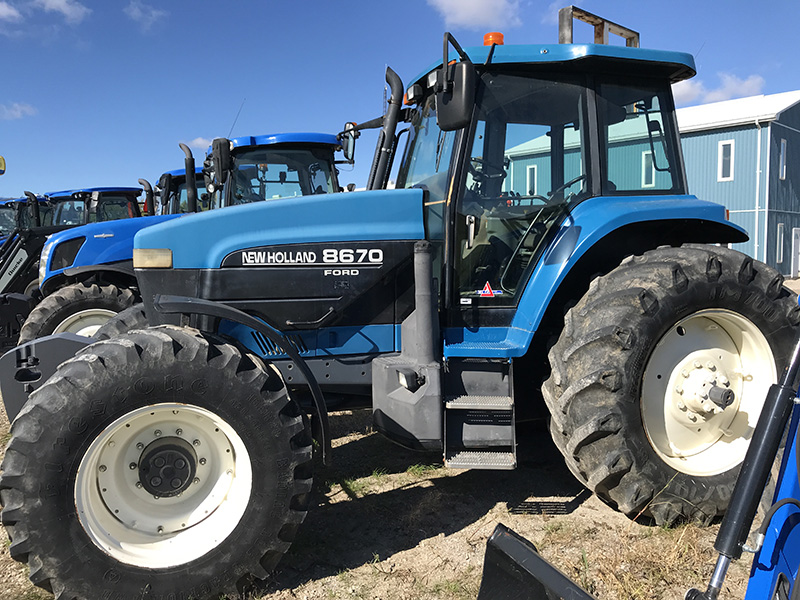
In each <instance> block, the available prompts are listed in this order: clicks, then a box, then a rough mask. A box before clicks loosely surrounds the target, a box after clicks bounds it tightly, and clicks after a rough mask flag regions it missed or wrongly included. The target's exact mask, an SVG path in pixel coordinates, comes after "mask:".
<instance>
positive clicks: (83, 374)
mask: <svg viewBox="0 0 800 600" xmlns="http://www.w3.org/2000/svg"><path fill="white" fill-rule="evenodd" d="M311 464H312V446H311V437H310V434H309V432H308V428H307V427H306V426H305V425H304V421H303V415H302V413H301V411H300V409H299V407H298V405H297V404H296V403H295V402H293V401H292V400H291V399H290V398H289V397H288V394H287V391H286V388H285V386H284V385H283V382H282V380H281V378H280V375H279V374H278V372H277V370H276V369H274V368H272V367H271V366H270V365H265V364H264V363H263V362H261V360H260V359H258V358H257V357H254V356H251V355H249V354H247V353H243V352H241V351H240V350H239V349H238V348H236V347H235V346H233V345H231V344H229V343H227V342H225V341H224V340H222V339H221V338H219V337H216V336H212V335H205V334H202V333H200V332H198V331H197V330H193V329H188V328H178V327H172V326H161V327H155V328H151V329H147V330H140V331H135V332H131V333H130V334H127V335H124V336H121V337H118V338H116V339H113V340H106V341H99V342H96V343H95V344H93V345H91V346H88V347H87V348H86V349H84V350H82V351H80V352H79V353H78V354H77V355H76V356H75V357H74V358H72V359H70V360H68V361H66V362H64V363H63V364H62V365H60V366H59V368H58V371H57V373H56V374H55V376H54V377H52V378H50V380H49V381H48V382H47V383H46V384H44V385H43V386H42V387H41V388H40V389H38V390H37V391H36V392H35V393H34V394H32V395H31V398H30V400H29V401H28V403H27V404H26V405H25V408H24V409H23V410H22V412H21V413H20V414H19V416H18V418H17V419H16V420H15V421H14V424H13V426H12V431H11V441H10V442H9V445H8V450H7V452H6V456H5V459H4V461H3V464H2V469H3V474H2V476H0V500H1V501H2V505H3V510H2V513H0V518H2V522H3V524H4V525H5V526H6V529H7V531H8V533H9V537H10V539H11V545H10V547H9V552H10V554H11V556H12V557H13V558H15V559H16V560H19V561H21V562H25V563H27V564H28V565H29V567H30V578H31V581H32V582H33V583H34V584H36V585H38V586H40V587H43V588H45V589H47V590H51V591H52V592H54V593H55V595H56V597H57V598H59V599H63V600H68V599H69V600H71V599H81V600H96V599H97V598H144V597H147V598H150V597H152V598H195V599H197V600H201V599H210V598H219V597H220V596H221V595H223V594H229V595H231V596H236V597H238V595H237V594H239V593H242V591H243V590H244V589H246V588H247V587H248V586H249V585H250V582H252V581H253V577H256V578H264V577H266V576H267V574H268V572H269V571H270V570H272V569H273V568H274V567H275V566H276V565H277V563H278V561H279V560H280V558H281V556H282V555H283V554H284V553H285V552H286V550H287V549H288V548H289V546H290V544H291V542H292V540H293V538H294V536H295V532H296V530H297V529H298V527H299V525H300V523H301V522H302V521H303V519H304V517H305V515H306V512H307V509H308V503H309V496H310V492H311V483H312V479H311Z"/></svg>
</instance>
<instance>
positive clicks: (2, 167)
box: [0, 156, 6, 175]
mask: <svg viewBox="0 0 800 600" xmlns="http://www.w3.org/2000/svg"><path fill="white" fill-rule="evenodd" d="M5 172H6V159H5V158H3V157H2V156H0V175H2V174H3V173H5Z"/></svg>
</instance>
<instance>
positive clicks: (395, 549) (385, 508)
mask: <svg viewBox="0 0 800 600" xmlns="http://www.w3.org/2000/svg"><path fill="white" fill-rule="evenodd" d="M331 424H332V427H333V428H334V435H335V440H334V446H335V448H334V466H332V467H330V468H327V469H322V468H320V469H318V471H317V473H316V474H315V494H314V500H313V501H312V508H311V510H310V511H309V513H308V517H307V518H306V521H305V523H304V524H303V526H302V527H301V529H300V532H299V534H298V537H297V539H296V541H295V544H294V545H293V547H292V549H291V550H290V552H289V553H288V554H287V555H286V557H285V558H284V560H283V561H282V562H281V564H280V566H279V568H278V570H277V571H276V572H275V573H274V574H273V576H272V578H271V579H270V580H269V581H267V582H265V583H264V586H263V587H262V588H261V589H260V590H258V591H256V592H254V593H253V594H252V595H251V596H250V598H251V599H259V600H290V599H292V600H295V599H299V600H314V599H337V598H347V599H350V598H358V599H366V600H377V599H380V600H406V599H408V600H417V599H427V598H431V599H448V600H449V599H464V600H466V599H474V598H476V597H477V595H478V589H479V586H480V579H481V572H482V568H483V556H484V552H485V549H486V540H487V538H488V537H489V535H490V534H491V533H492V531H493V529H494V527H495V526H496V525H497V524H498V523H503V524H505V525H507V526H508V527H510V528H512V529H513V530H515V531H517V532H518V533H520V534H521V535H523V536H525V537H526V538H527V539H529V540H530V541H532V542H533V543H534V544H536V546H537V547H538V548H539V550H540V551H541V553H542V554H543V555H544V556H545V557H546V558H547V559H549V560H550V561H552V562H553V563H554V564H556V565H557V566H558V567H559V568H560V569H561V570H563V571H564V572H565V573H566V574H568V575H569V576H570V577H572V578H573V579H574V580H576V581H577V582H579V583H580V584H581V585H582V587H583V588H584V589H587V590H588V591H590V592H591V593H593V594H594V595H595V596H597V597H598V598H599V599H601V600H614V599H620V600H621V599H637V600H638V599H650V598H652V599H661V598H664V599H667V598H682V597H683V594H684V592H685V591H686V589H687V588H688V587H690V586H692V585H695V586H702V587H703V589H705V587H704V586H705V584H706V583H707V580H708V577H709V575H710V574H711V571H712V570H713V566H714V562H715V560H716V557H715V555H714V554H713V550H712V543H713V538H714V534H715V532H716V529H717V525H712V526H711V527H709V528H700V527H697V526H694V525H684V526H680V527H677V528H670V529H665V528H659V527H654V526H649V525H646V524H639V523H636V522H633V521H631V520H629V519H627V518H625V517H624V516H622V515H620V514H618V513H616V512H615V511H613V510H611V509H610V508H609V507H607V506H606V505H605V504H603V503H602V502H601V501H600V500H598V499H597V498H596V497H594V496H592V495H591V494H588V493H587V492H586V491H585V490H583V488H582V487H581V486H580V485H578V484H577V482H576V481H575V480H574V478H573V477H572V475H571V474H570V473H569V471H568V470H567V469H566V467H565V466H564V463H563V461H562V459H561V456H560V455H559V454H558V451H557V450H556V449H555V447H554V446H553V445H552V443H551V442H550V439H549V436H548V434H547V431H546V429H545V427H544V426H543V424H541V423H540V424H531V425H530V426H526V427H525V429H524V430H523V431H521V434H520V435H519V438H520V439H521V443H520V448H519V462H520V468H518V469H517V470H516V471H508V472H495V471H459V470H448V469H444V468H442V467H441V457H440V456H439V455H437V454H419V453H414V452H410V451H406V450H404V449H402V448H399V447H397V446H395V445H394V444H392V443H391V442H389V441H388V440H387V439H385V438H383V437H382V436H380V435H379V434H377V433H374V432H372V430H371V426H370V415H369V412H368V411H359V412H356V413H335V414H333V415H332V418H331ZM7 440H8V422H7V420H6V419H5V415H0V442H2V447H3V448H4V447H5V444H6V442H7ZM0 538H1V540H0V599H2V600H12V599H13V600H40V599H45V598H52V596H51V595H50V594H48V593H46V592H44V591H41V590H39V589H38V588H35V587H33V586H32V585H31V584H30V583H29V582H28V580H27V568H26V567H25V566H23V565H20V564H18V563H16V562H15V561H13V560H12V559H11V558H10V557H9V555H8V541H7V538H6V537H5V531H4V530H2V528H0ZM748 570H749V561H741V562H740V563H735V564H734V565H733V567H732V568H731V571H730V572H729V575H728V578H727V580H726V584H727V585H726V589H725V590H724V592H723V595H722V598H723V599H724V598H742V597H743V596H744V589H745V586H746V580H747V572H748Z"/></svg>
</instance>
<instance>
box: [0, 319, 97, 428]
mask: <svg viewBox="0 0 800 600" xmlns="http://www.w3.org/2000/svg"><path fill="white" fill-rule="evenodd" d="M96 341H97V340H94V339H92V338H87V337H83V336H80V335H76V334H74V333H57V334H54V335H48V336H46V337H42V338H38V339H35V340H31V341H30V342H27V343H26V344H22V345H21V346H17V347H16V348H12V349H11V350H9V351H8V352H6V353H5V354H4V355H3V356H2V357H0V394H2V396H3V404H4V405H5V407H6V413H7V414H8V420H9V421H13V420H14V418H15V417H16V416H17V415H18V414H19V411H20V410H22V407H23V406H24V405H25V403H26V402H27V401H28V396H29V395H30V394H31V392H33V391H34V390H36V389H38V388H39V387H41V386H42V384H43V383H44V382H45V381H47V380H48V379H49V378H50V376H51V375H52V374H53V373H55V372H56V368H57V367H58V365H60V364H61V363H62V362H64V361H65V360H67V359H70V358H72V357H73V356H75V353H76V352H77V351H78V350H80V349H81V348H84V347H86V346H88V345H89V344H91V343H93V342H96Z"/></svg>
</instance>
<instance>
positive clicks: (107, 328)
mask: <svg viewBox="0 0 800 600" xmlns="http://www.w3.org/2000/svg"><path fill="white" fill-rule="evenodd" d="M147 325H148V322H147V314H145V312H144V304H142V303H141V302H137V303H136V304H134V305H133V306H131V307H129V308H126V309H125V310H123V311H122V312H119V313H117V314H116V315H114V316H113V317H111V318H110V319H109V320H108V321H106V322H105V323H103V325H102V326H101V327H100V328H99V329H98V330H97V331H96V332H95V334H94V336H92V337H94V339H96V340H108V339H111V338H114V337H117V336H118V335H122V334H123V333H128V332H129V331H131V330H133V329H144V328H146V327H147Z"/></svg>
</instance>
